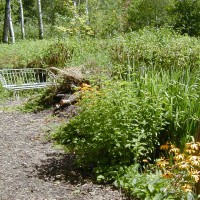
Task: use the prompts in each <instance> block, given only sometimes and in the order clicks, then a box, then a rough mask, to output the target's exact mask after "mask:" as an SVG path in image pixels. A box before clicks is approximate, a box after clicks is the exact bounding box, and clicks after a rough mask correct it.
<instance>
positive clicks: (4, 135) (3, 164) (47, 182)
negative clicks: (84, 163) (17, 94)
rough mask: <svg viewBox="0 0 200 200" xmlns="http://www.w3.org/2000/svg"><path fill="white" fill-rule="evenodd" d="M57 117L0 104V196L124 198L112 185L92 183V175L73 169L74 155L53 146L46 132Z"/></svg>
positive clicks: (4, 199)
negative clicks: (8, 108) (11, 108)
mask: <svg viewBox="0 0 200 200" xmlns="http://www.w3.org/2000/svg"><path fill="white" fill-rule="evenodd" d="M7 105H10V102H9V103H8V104H7ZM3 108H4V109H3ZM58 120H59V119H58V118H54V117H52V116H51V113H49V112H48V111H44V112H39V113H26V114H25V113H22V112H18V111H5V107H3V106H2V105H0V199H1V200H18V199H19V200H33V199H37V200H72V199H73V200H122V199H124V198H123V196H122V194H121V193H120V192H119V191H118V190H116V189H114V188H112V186H109V185H100V184H97V183H95V182H94V181H93V177H92V174H88V173H86V172H84V171H83V170H81V169H79V168H77V167H76V166H75V165H74V157H75V156H74V155H66V154H64V153H63V152H62V151H61V150H58V149H56V148H54V147H53V143H52V142H51V141H48V139H47V137H46V135H47V133H48V131H50V130H51V129H52V126H54V125H57V124H59V121H58Z"/></svg>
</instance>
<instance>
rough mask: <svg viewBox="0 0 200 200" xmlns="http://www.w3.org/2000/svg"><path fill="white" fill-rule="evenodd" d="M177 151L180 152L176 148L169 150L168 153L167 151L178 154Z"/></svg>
mask: <svg viewBox="0 0 200 200" xmlns="http://www.w3.org/2000/svg"><path fill="white" fill-rule="evenodd" d="M179 151H180V149H178V148H172V149H170V151H169V153H175V154H176V153H179Z"/></svg>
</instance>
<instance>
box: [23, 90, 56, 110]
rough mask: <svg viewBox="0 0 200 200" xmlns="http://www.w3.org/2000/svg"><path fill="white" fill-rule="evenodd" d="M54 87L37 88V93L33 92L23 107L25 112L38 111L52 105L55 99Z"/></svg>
mask: <svg viewBox="0 0 200 200" xmlns="http://www.w3.org/2000/svg"><path fill="white" fill-rule="evenodd" d="M53 91H54V89H53V88H49V89H45V90H40V91H38V90H37V94H34V95H33V94H32V96H31V98H29V99H28V100H27V101H26V103H25V104H24V105H23V106H22V107H21V110H22V111H24V112H38V111H42V110H45V109H48V108H50V107H52V105H53V103H54V100H53V96H54V92H53Z"/></svg>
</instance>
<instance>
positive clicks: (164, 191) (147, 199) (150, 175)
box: [115, 165, 196, 200]
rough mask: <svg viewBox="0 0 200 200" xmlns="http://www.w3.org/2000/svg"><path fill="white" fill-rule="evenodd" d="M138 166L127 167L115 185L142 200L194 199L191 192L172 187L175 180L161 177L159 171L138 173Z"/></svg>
mask: <svg viewBox="0 0 200 200" xmlns="http://www.w3.org/2000/svg"><path fill="white" fill-rule="evenodd" d="M139 168H140V166H139V165H133V166H130V167H128V168H127V169H126V170H125V172H124V175H123V176H119V177H118V179H117V180H116V181H115V185H116V186H117V187H120V188H122V189H123V190H125V191H126V192H127V193H128V194H129V195H131V196H134V197H137V198H139V199H144V200H151V199H153V200H169V199H176V200H179V199H187V200H194V199H196V198H195V197H196V196H195V194H194V193H193V192H191V191H187V190H183V189H182V188H180V187H174V184H175V182H173V183H172V182H171V181H170V180H169V179H166V178H163V177H162V173H161V171H157V170H156V171H155V172H152V171H150V170H147V171H146V172H143V173H139V172H138V171H139Z"/></svg>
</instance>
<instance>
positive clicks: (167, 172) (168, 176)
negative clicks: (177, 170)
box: [163, 171, 173, 178]
mask: <svg viewBox="0 0 200 200" xmlns="http://www.w3.org/2000/svg"><path fill="white" fill-rule="evenodd" d="M172 177H173V174H172V173H171V172H170V171H166V172H165V173H164V174H163V178H172Z"/></svg>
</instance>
